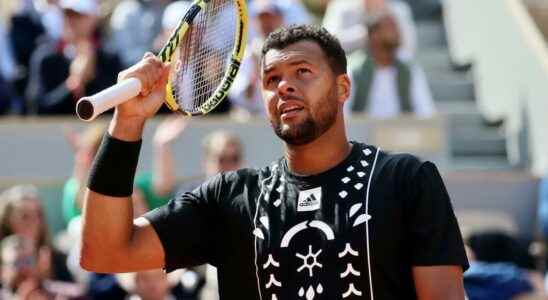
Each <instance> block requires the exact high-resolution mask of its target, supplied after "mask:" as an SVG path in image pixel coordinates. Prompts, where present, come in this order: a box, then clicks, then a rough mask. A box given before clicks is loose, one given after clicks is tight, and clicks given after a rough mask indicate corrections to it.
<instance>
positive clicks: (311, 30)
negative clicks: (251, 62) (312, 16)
mask: <svg viewBox="0 0 548 300" xmlns="http://www.w3.org/2000/svg"><path fill="white" fill-rule="evenodd" d="M302 41H312V42H315V43H316V44H318V45H319V46H320V48H321V49H322V51H323V52H324V54H325V56H326V57H327V60H328V61H329V66H330V67H331V69H332V70H333V72H334V73H335V74H336V75H340V74H346V66H347V61H346V53H345V52H344V50H343V48H342V46H341V43H340V42H339V40H338V39H337V38H336V37H334V36H333V35H332V34H331V33H329V31H327V30H326V29H325V28H323V27H319V26H314V25H291V26H289V27H286V28H280V29H278V30H276V31H274V32H272V33H271V34H270V35H268V37H267V38H266V40H265V42H264V45H263V49H262V51H261V52H262V57H261V61H263V59H264V56H265V55H266V53H267V52H268V51H270V50H272V49H277V50H281V49H284V48H286V47H288V46H290V45H293V44H295V43H298V42H302Z"/></svg>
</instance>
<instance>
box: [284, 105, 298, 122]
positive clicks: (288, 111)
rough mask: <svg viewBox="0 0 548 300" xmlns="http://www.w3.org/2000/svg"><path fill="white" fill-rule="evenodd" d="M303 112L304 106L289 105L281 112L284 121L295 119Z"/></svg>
mask: <svg viewBox="0 0 548 300" xmlns="http://www.w3.org/2000/svg"><path fill="white" fill-rule="evenodd" d="M301 110H303V107H302V106H299V105H287V106H285V107H283V109H282V110H281V118H282V120H286V119H289V118H292V117H295V116H296V115H297V114H298V113H299V112H300V111H301Z"/></svg>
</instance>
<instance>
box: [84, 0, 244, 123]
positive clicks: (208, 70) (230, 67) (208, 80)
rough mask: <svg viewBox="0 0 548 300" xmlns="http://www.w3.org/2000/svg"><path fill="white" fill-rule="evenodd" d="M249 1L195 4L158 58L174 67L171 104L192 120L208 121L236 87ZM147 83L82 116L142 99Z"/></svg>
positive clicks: (129, 86)
mask: <svg viewBox="0 0 548 300" xmlns="http://www.w3.org/2000/svg"><path fill="white" fill-rule="evenodd" d="M247 23H248V20H247V8H246V3H245V0H195V1H194V2H193V3H192V5H191V6H190V8H189V9H188V11H187V13H186V14H185V15H184V17H183V18H182V19H181V21H180V22H179V24H178V26H177V28H176V29H175V30H174V32H173V34H172V35H171V37H170V39H169V40H168V42H167V44H166V45H165V46H164V47H163V48H162V50H161V51H160V53H159V54H158V57H159V58H160V59H161V60H162V61H163V62H164V63H171V69H170V76H169V80H168V84H167V86H166V99H165V104H166V105H167V107H169V108H170V109H171V110H172V111H175V112H180V113H183V114H186V115H191V116H196V115H204V114H207V113H208V112H210V111H211V110H213V109H214V108H215V107H216V106H217V105H218V104H219V103H220V102H221V101H223V99H225V98H226V96H227V94H228V90H229V89H230V87H231V86H232V83H233V82H234V78H235V77H236V75H237V73H238V70H239V69H240V63H241V61H242V58H243V56H244V50H245V45H246V39H247ZM140 92H141V82H140V81H139V80H138V79H136V78H129V79H127V80H124V81H122V82H119V83H118V84H116V85H114V86H112V87H110V88H108V89H105V90H103V91H101V92H99V93H97V94H95V95H93V96H90V97H84V98H82V99H80V100H79V101H78V102H77V104H76V114H77V115H78V117H79V118H80V119H82V120H84V121H92V120H93V119H95V118H96V117H97V116H99V115H100V114H101V113H103V112H105V111H107V110H109V109H111V108H113V107H115V106H117V105H119V104H121V103H123V102H125V101H128V100H130V99H132V98H134V97H136V96H138V95H139V93H140Z"/></svg>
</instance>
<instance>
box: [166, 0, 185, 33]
mask: <svg viewBox="0 0 548 300" xmlns="http://www.w3.org/2000/svg"><path fill="white" fill-rule="evenodd" d="M191 4H192V2H188V1H175V2H173V3H170V4H169V5H168V6H167V7H166V9H165V10H164V15H163V16H162V28H163V29H165V30H173V29H175V27H177V25H178V24H179V21H180V20H181V19H182V18H183V17H184V16H185V14H186V12H187V11H188V9H189V8H190V5H191Z"/></svg>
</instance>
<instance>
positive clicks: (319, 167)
mask: <svg viewBox="0 0 548 300" xmlns="http://www.w3.org/2000/svg"><path fill="white" fill-rule="evenodd" d="M343 124H344V123H343ZM337 127H341V126H333V127H331V129H329V130H328V131H326V132H325V133H324V134H323V135H322V136H320V137H318V138H317V139H316V140H314V141H312V142H310V143H308V144H306V145H300V146H294V145H288V144H286V147H285V157H286V159H287V165H288V167H289V170H290V171H291V172H293V173H296V174H299V175H315V174H320V173H323V172H325V171H327V170H329V169H331V168H333V167H335V166H337V165H338V164H339V163H341V162H342V161H343V160H344V159H345V158H346V157H347V156H348V155H349V154H350V151H351V146H350V144H349V143H348V140H347V139H346V133H345V130H344V125H342V128H337Z"/></svg>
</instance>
